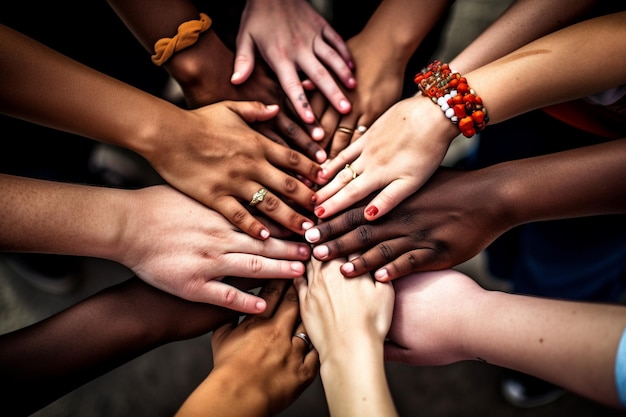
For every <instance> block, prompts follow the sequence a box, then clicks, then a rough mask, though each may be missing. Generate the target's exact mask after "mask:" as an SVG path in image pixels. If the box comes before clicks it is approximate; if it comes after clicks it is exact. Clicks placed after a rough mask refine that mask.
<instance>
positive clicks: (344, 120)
mask: <svg viewBox="0 0 626 417" xmlns="http://www.w3.org/2000/svg"><path fill="white" fill-rule="evenodd" d="M348 46H349V47H350V50H351V51H352V54H353V56H354V62H355V63H356V68H358V69H359V71H358V74H357V86H356V88H354V89H352V90H350V91H345V94H346V96H347V97H348V100H349V101H350V103H352V110H351V111H350V112H349V113H347V114H343V113H342V112H338V111H337V110H336V109H335V108H333V107H329V108H326V99H325V98H324V97H323V96H322V95H321V94H319V93H317V92H315V93H313V95H312V96H311V106H312V107H313V109H314V110H315V113H316V114H321V116H320V123H321V124H322V127H323V128H324V132H326V133H327V134H326V137H325V138H324V141H323V142H322V144H323V146H324V148H326V149H328V157H329V158H331V159H332V158H334V157H336V156H337V154H338V153H339V152H340V151H341V150H343V149H344V148H345V147H346V146H348V145H349V144H350V143H351V142H354V141H355V140H357V139H358V138H360V137H361V136H362V135H363V133H365V131H366V130H367V128H368V127H369V126H370V125H371V124H372V123H374V121H375V120H376V119H378V117H380V115H381V114H383V112H385V110H387V109H388V108H389V107H390V106H391V105H392V104H393V103H395V102H396V101H398V99H400V96H401V94H402V84H403V82H404V79H403V78H404V66H403V63H402V62H397V63H396V62H395V61H394V57H391V58H390V59H382V58H381V56H380V51H379V50H377V49H376V48H372V47H371V41H370V39H369V37H368V35H367V34H363V33H360V34H359V35H357V36H355V37H353V38H351V39H350V40H348ZM395 59H396V60H397V61H401V60H400V59H398V58H395ZM322 108H324V111H323V112H322V111H320V110H316V109H322ZM339 127H342V129H341V130H339ZM345 128H347V129H345ZM350 131H352V133H350ZM329 145H330V146H329Z"/></svg>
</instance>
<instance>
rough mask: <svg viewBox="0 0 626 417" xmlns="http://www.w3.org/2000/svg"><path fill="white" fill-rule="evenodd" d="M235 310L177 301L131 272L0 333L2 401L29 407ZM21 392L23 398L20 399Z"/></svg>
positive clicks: (21, 409) (22, 409) (17, 409)
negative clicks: (49, 313)
mask: <svg viewBox="0 0 626 417" xmlns="http://www.w3.org/2000/svg"><path fill="white" fill-rule="evenodd" d="M235 316H236V313H235V312H232V311H230V310H225V309H222V308H219V307H216V306H212V305H208V304H204V303H191V302H188V301H184V300H182V299H180V298H177V297H175V296H172V295H169V294H167V293H164V292H161V291H159V290H157V289H155V288H153V287H150V286H149V285H148V284H145V283H143V282H142V281H140V280H139V279H137V278H134V279H132V280H129V281H127V282H124V283H122V284H120V285H117V286H115V287H111V288H108V289H106V290H104V291H102V292H100V293H98V294H96V295H94V296H92V297H90V298H88V299H86V300H84V301H82V302H80V303H79V304H76V305H74V306H72V307H70V308H69V309H67V310H65V311H62V312H60V313H58V314H56V315H54V316H52V317H50V318H48V319H46V320H43V321H41V322H39V323H36V324H34V325H32V326H29V327H26V328H23V329H20V330H16V331H14V332H11V333H7V334H4V335H2V336H0V373H1V374H2V379H3V381H4V383H5V384H4V385H5V396H6V400H7V401H8V404H7V403H5V406H7V407H8V409H9V410H12V411H13V412H14V413H16V414H30V413H32V412H34V411H36V410H37V409H39V408H41V407H43V406H45V405H47V404H48V403H50V402H52V401H54V400H56V399H57V398H60V397H61V396H63V395H65V394H67V393H68V392H70V391H72V390H74V389H76V388H78V387H79V386H81V385H83V384H85V383H86V382H88V381H91V380H93V379H94V378H97V377H99V376H100V375H103V374H105V373H106V372H109V371H111V370H112V369H115V368H116V367H118V366H120V365H122V364H124V363H126V362H128V361H130V360H132V359H134V358H136V357H138V356H140V355H142V354H144V353H146V352H148V351H150V350H152V349H154V348H156V347H158V346H161V345H163V344H166V343H169V342H172V341H175V340H183V339H187V338H191V337H195V336H199V335H201V334H204V333H206V332H209V331H211V330H213V329H215V328H216V327H217V326H219V325H221V324H223V323H225V322H226V321H228V320H232V319H233V318H234V317H235ZM24 395H28V398H29V401H27V402H24V401H23V400H21V399H22V398H24ZM13 412H12V413H10V414H13Z"/></svg>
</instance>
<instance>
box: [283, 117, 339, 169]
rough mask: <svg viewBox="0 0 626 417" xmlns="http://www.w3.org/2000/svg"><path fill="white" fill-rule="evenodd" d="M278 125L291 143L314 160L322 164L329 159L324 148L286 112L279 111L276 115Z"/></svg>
mask: <svg viewBox="0 0 626 417" xmlns="http://www.w3.org/2000/svg"><path fill="white" fill-rule="evenodd" d="M276 126H277V127H278V130H279V132H280V133H281V134H282V135H283V136H285V137H286V138H287V139H288V141H289V143H290V144H293V145H295V147H296V148H297V149H301V150H302V151H303V152H304V154H305V155H306V156H308V157H309V158H311V159H312V160H314V161H317V162H318V163H320V164H321V163H322V162H324V161H326V159H328V156H327V155H326V151H325V150H324V148H323V147H322V146H321V145H320V144H319V143H318V142H316V141H314V140H313V138H312V137H311V136H310V135H309V134H308V133H307V132H306V131H305V130H304V129H302V127H300V126H299V125H298V124H297V123H296V122H294V121H293V120H292V119H291V118H289V116H287V115H286V114H285V113H284V112H279V113H278V115H277V116H276ZM292 147H293V146H292Z"/></svg>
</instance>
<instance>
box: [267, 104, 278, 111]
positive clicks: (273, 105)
mask: <svg viewBox="0 0 626 417" xmlns="http://www.w3.org/2000/svg"><path fill="white" fill-rule="evenodd" d="M265 107H266V108H267V109H268V110H272V111H274V110H276V109H278V104H268V105H267V106H265Z"/></svg>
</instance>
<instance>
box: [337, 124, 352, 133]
mask: <svg viewBox="0 0 626 417" xmlns="http://www.w3.org/2000/svg"><path fill="white" fill-rule="evenodd" d="M337 130H338V131H340V132H343V133H347V134H348V135H351V134H353V133H354V129H350V128H349V127H345V126H339V127H338V128H337Z"/></svg>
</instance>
